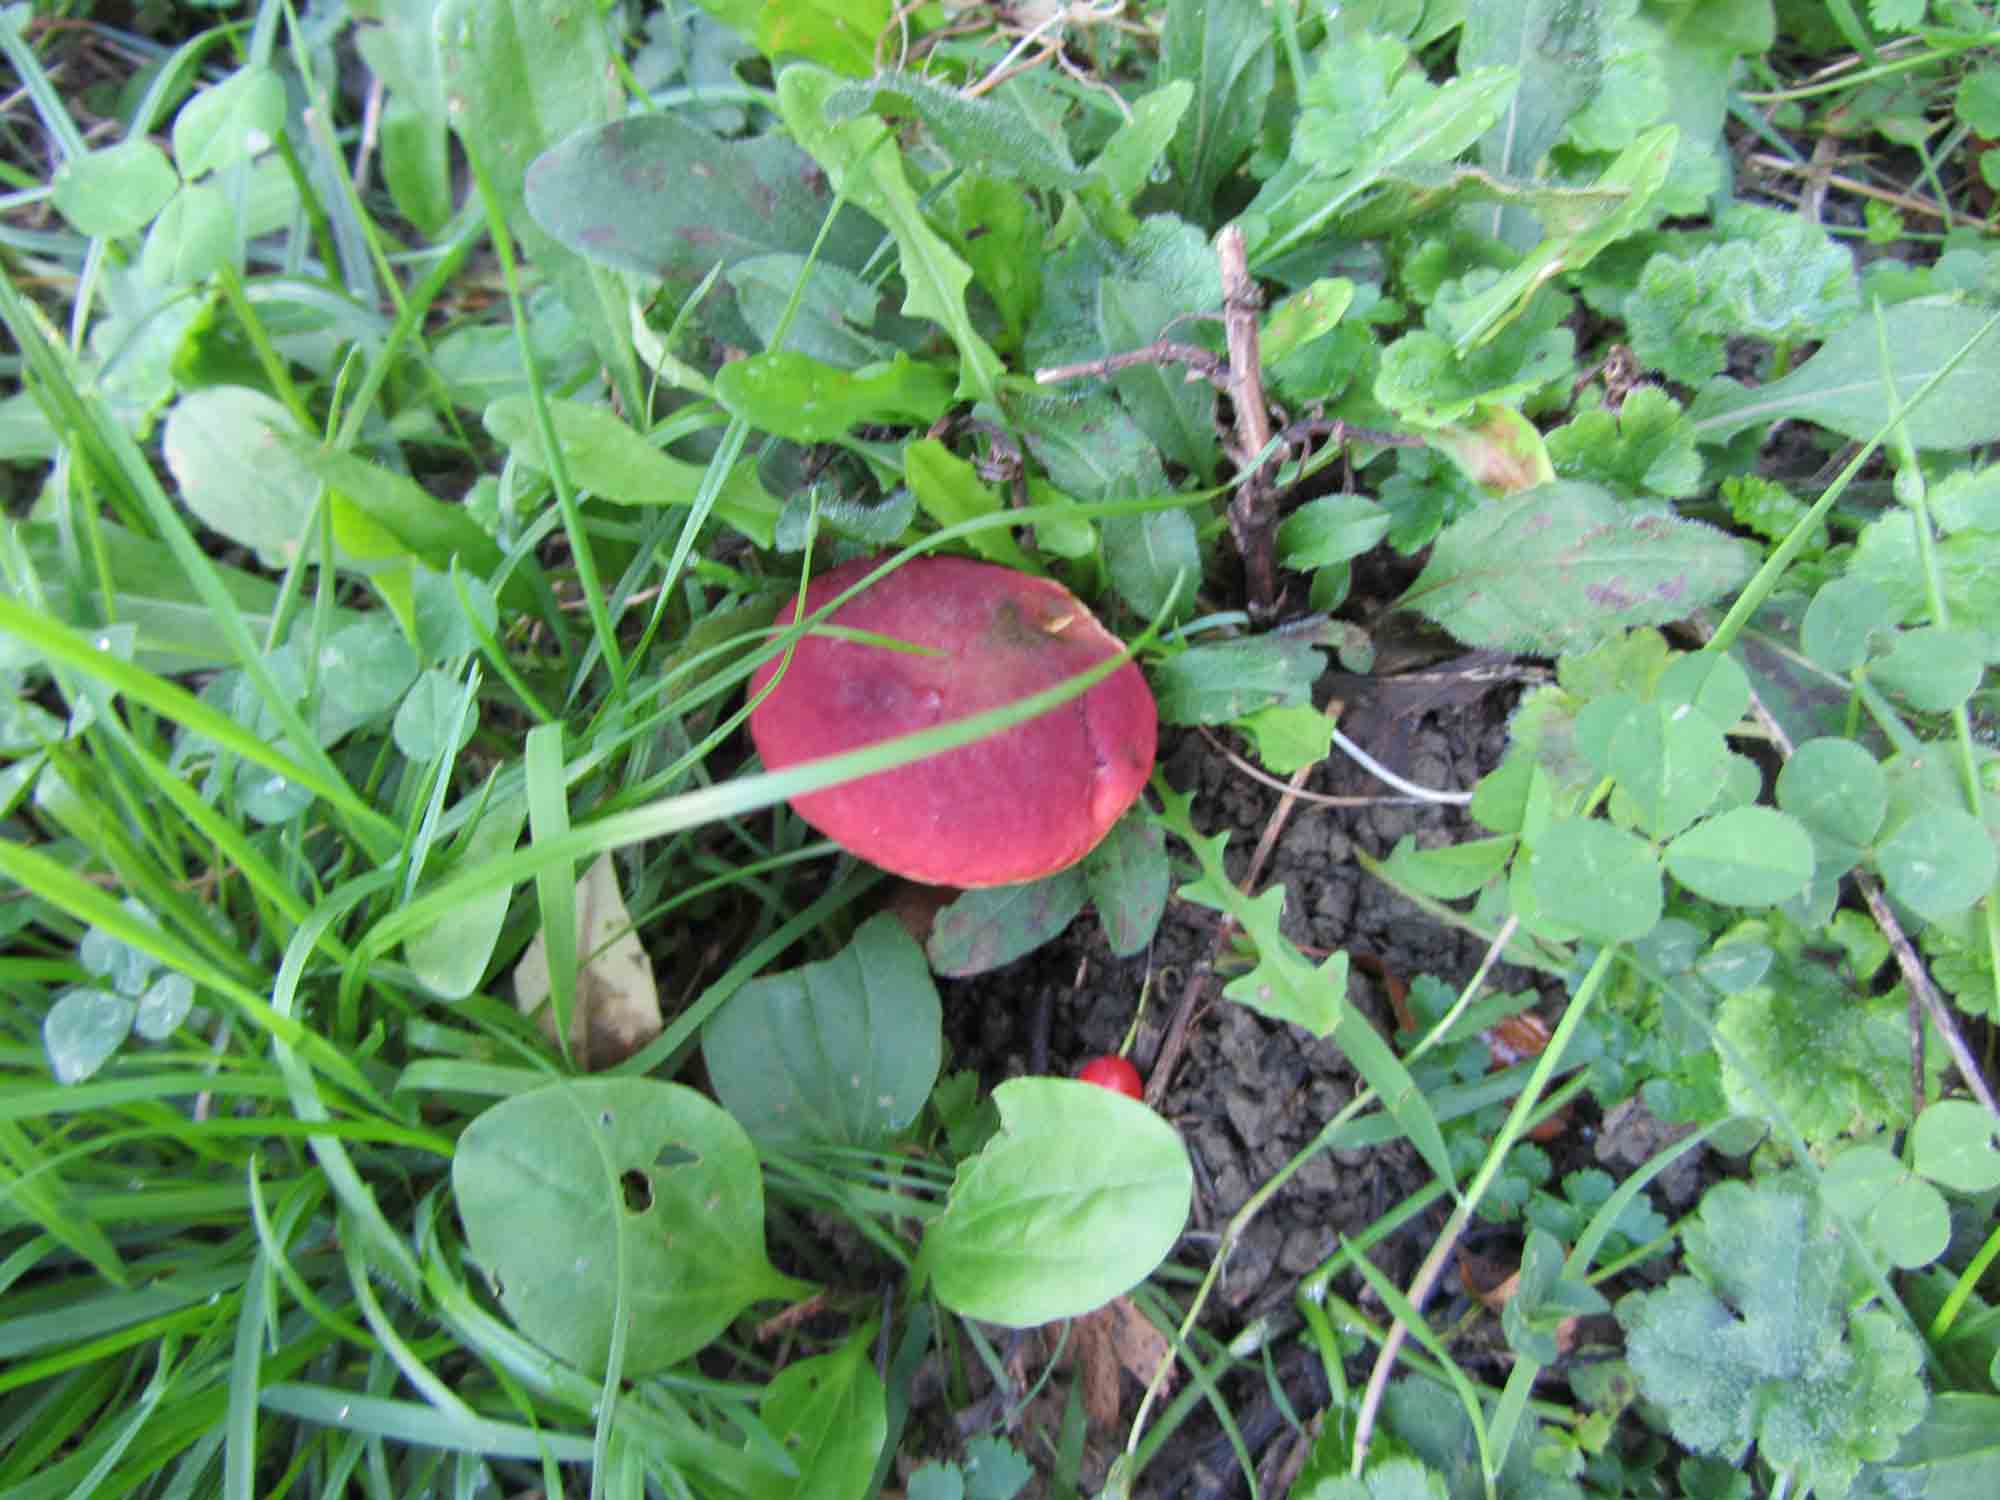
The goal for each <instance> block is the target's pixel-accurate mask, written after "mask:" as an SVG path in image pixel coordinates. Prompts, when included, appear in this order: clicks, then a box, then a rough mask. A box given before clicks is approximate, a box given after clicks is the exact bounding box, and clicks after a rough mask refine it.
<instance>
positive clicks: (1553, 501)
mask: <svg viewBox="0 0 2000 1500" xmlns="http://www.w3.org/2000/svg"><path fill="white" fill-rule="evenodd" d="M1752 561H1753V558H1752V554H1751V551H1750V549H1749V548H1748V547H1747V546H1746V545H1745V544H1744V543H1742V542H1740V541H1738V540H1736V539H1735V538H1733V537H1730V536H1726V535H1724V534H1723V533H1722V532H1720V531H1718V530H1716V529H1715V528H1714V527H1712V526H1705V525H1703V524H1702V523H1700V522H1698V521H1683V520H1680V519H1679V518H1677V517H1675V516H1673V515H1671V514H1669V513H1668V512H1666V511H1664V510H1661V509H1659V508H1657V507H1655V506H1650V505H1640V504H1632V503H1628V502H1625V501H1621V500H1619V499H1617V498H1616V497H1615V496H1613V495H1611V494H1610V493H1609V492H1607V491H1605V490H1601V489H1599V488H1597V486H1595V485H1589V484H1579V483H1575V482H1573V481H1565V482H1558V483H1556V484H1546V485H1542V486H1541V487H1540V488H1538V489H1533V490H1528V491H1525V492H1523V493H1521V494H1518V495H1510V496H1508V497H1507V498H1505V499H1503V500H1496V501H1494V502H1493V503H1491V504H1489V505H1483V506H1481V507H1480V508H1479V509H1478V510H1476V511H1474V512H1473V513H1472V514H1471V515H1469V516H1467V517H1465V519H1463V520H1461V521H1456V522H1454V523H1453V524H1452V525H1450V526H1447V527H1446V528H1445V529H1444V531H1443V532H1442V533H1441V534H1440V535H1439V536H1438V539H1437V543H1436V545H1435V546H1434V547H1433V548H1432V550H1431V560H1430V563H1429V565H1428V566H1426V567H1425V569H1424V571H1423V574H1422V576H1420V577H1419V578H1418V579H1417V581H1416V582H1415V583H1414V584H1412V585H1411V587H1410V590H1409V592H1408V593H1406V594H1404V595H1403V597H1402V599H1401V600H1400V601H1399V602H1400V603H1401V604H1402V606H1403V607H1404V608H1407V609H1415V610H1417V611H1419V612H1421V613H1422V614H1424V615H1426V616H1428V617H1429V618H1430V619H1432V620H1434V621H1435V622H1436V623H1438V624H1439V625H1442V626H1443V627H1444V628H1445V629H1446V630H1449V631H1450V632H1451V633H1452V634H1453V635H1455V636H1457V637H1458V638H1459V639H1460V640H1461V641H1464V642H1465V643H1466V644H1467V645H1472V646H1492V647H1499V648H1502V649H1507V650H1525V651H1537V652H1544V653H1546V654H1548V655H1551V656H1553V655H1557V654H1559V653H1562V652H1567V651H1576V650H1583V649H1588V648H1589V647H1591V646H1593V645H1596V644H1597V643H1598V642H1600V641H1603V640H1605V639H1607V638H1609V637H1610V636H1612V635H1615V634H1616V633H1617V632H1619V631H1621V630H1626V629H1630V628H1631V627H1632V626H1635V625H1663V624H1666V623H1667V622H1669V621H1672V620H1679V619H1684V618H1685V617H1686V616H1688V615H1690V614H1692V613H1693V612H1694V611H1695V610H1697V609H1699V608H1700V607H1701V606H1702V605H1704V604H1707V603H1709V602H1711V601H1713V600H1715V599H1718V598H1720V597H1721V596H1722V595H1724V594H1726V593H1728V592H1729V591H1730V590H1731V589H1733V588H1734V587H1735V586H1736V585H1737V584H1739V583H1741V582H1742V581H1743V580H1744V579H1745V578H1747V577H1749V575H1750V568H1751V564H1752Z"/></svg>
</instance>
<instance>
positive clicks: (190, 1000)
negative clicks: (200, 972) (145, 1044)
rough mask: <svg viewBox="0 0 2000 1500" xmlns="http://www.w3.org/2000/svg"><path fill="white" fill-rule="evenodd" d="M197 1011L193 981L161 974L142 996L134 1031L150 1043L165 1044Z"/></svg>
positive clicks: (183, 976) (134, 1020)
mask: <svg viewBox="0 0 2000 1500" xmlns="http://www.w3.org/2000/svg"><path fill="white" fill-rule="evenodd" d="M193 1009H194V981H193V980H192V979H190V978H188V977H187V975H185V974H162V975H161V976H160V977H159V978H158V979H155V980H154V981H153V982H152V984H150V985H148V986H147V988H146V993H145V994H143V995H141V996H140V997H139V1013H138V1015H137V1016H136V1017H135V1018H134V1019H133V1022H132V1029H133V1030H134V1031H136V1032H138V1033H139V1035H140V1036H142V1037H144V1038H145V1039H146V1040H147V1041H149V1042H164V1041H165V1040H166V1039H167V1038H168V1037H170V1036H172V1035H173V1034H174V1033H175V1032H176V1031H178V1030H180V1025H181V1022H183V1021H185V1020H186V1019H187V1014H188V1012H189V1011H190V1010H193Z"/></svg>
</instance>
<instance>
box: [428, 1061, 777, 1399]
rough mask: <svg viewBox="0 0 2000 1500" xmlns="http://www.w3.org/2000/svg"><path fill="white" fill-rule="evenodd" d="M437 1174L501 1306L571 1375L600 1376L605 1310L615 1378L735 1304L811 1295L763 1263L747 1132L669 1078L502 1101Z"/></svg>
mask: <svg viewBox="0 0 2000 1500" xmlns="http://www.w3.org/2000/svg"><path fill="white" fill-rule="evenodd" d="M451 1181H452V1191H453V1193H454V1195H455V1196H456V1198H457V1200H458V1215H459V1219H460V1221H461V1222H462V1223H463V1224H464V1225H465V1238H466V1244H467V1247H468V1248H469V1249H470V1250H471V1252H472V1257H473V1259H474V1260H476V1261H477V1262H478V1263H479V1264H480V1265H481V1266H483V1267H484V1268H485V1269H486V1271H487V1273H488V1275H489V1276H491V1277H492V1278H493V1280H494V1281H495V1283H496V1284H497V1287H498V1290H499V1295H500V1301H501V1303H502V1305H503V1306H505V1307H506V1309H507V1312H508V1313H509V1315H510V1316H512V1318H513V1319H514V1321H515V1323H516V1324H518V1325H519V1326H520V1328H521V1331H522V1332H523V1333H525V1334H527V1335H528V1336H529V1337H530V1338H532V1339H534V1340H535V1341H536V1342H537V1343H539V1344H541V1345H543V1346H544V1347H545V1348H547V1349H550V1350H552V1351H553V1352H554V1353H556V1354H558V1355H560V1356H561V1357H562V1358H563V1359H566V1360H568V1361H569V1362H570V1363H571V1364H573V1365H575V1366H577V1367H578V1368H579V1369H581V1370H585V1371H587V1372H593V1373H594V1372H599V1371H602V1370H603V1369H604V1366H605V1361H606V1359H607V1357H608V1356H609V1353H610V1349H611V1330H612V1327H613V1324H614V1321H615V1320H616V1319H619V1318H623V1319H624V1320H625V1326H626V1330H627V1332H626V1341H625V1364H624V1370H625V1373H626V1374H627V1375H644V1374H648V1373H651V1372H653V1371H656V1370H662V1369H665V1368H666V1367H667V1366H669V1365H672V1364H674V1363H676V1362H678V1361H680V1360H682V1359H685V1358H687V1356H689V1355H690V1354H693V1353H694V1352H695V1351H696V1350H698V1349H701V1348H703V1347H704V1346H705V1345H707V1344H708V1343H710V1342H711V1341H712V1340H713V1339H715V1337H716V1336H717V1335H718V1334H720V1333H721V1332H722V1331H723V1329H725V1328H727V1327H728V1326H729V1325H730V1323H731V1322H733V1321H734V1320H735V1318H736V1316H737V1315H738V1314H739V1313H741V1312H742V1311H743V1310H744V1309H745V1308H746V1307H748V1306H749V1305H750V1304H751V1303H753V1302H760V1301H764V1300H767V1299H771V1298H782V1297H792V1296H798V1295H803V1294H805V1293H807V1292H809V1291H811V1288H810V1287H808V1286H806V1285H805V1284H804V1283H802V1282H798V1281H795V1280H793V1279H792V1278H791V1277H789V1276H785V1275H782V1274H780V1273H779V1272H778V1271H777V1270H776V1269H774V1268H773V1267H772V1265H771V1263H770V1261H769V1260H767V1259H766V1258H765V1254H764V1179H763V1176H762V1174H761V1173H760V1172H759V1171H758V1169H757V1153H756V1149H755V1148H754V1147H752V1146H751V1144H750V1137H749V1136H747V1135H745V1134H744V1133H743V1127H742V1126H740V1125H738V1124H737V1123H736V1122H735V1121H734V1120H732V1119H731V1118H730V1117H729V1116H728V1114H726V1113H725V1112H724V1111H723V1110H722V1109H721V1108H719V1107H718V1106H717V1105H715V1104H713V1103H711V1102H710V1101H709V1100H707V1099H705V1098H704V1097H702V1096H701V1095H700V1094H697V1093H696V1092H695V1091H694V1090H693V1089H690V1088H684V1087H682V1086H681V1085H680V1084H674V1083H659V1082H656V1081H654V1080H652V1079H647V1078H615V1079H613V1078H605V1079H595V1078H593V1079H583V1080H573V1081H565V1082H562V1083H558V1084H554V1085H552V1086H550V1087H548V1088H544V1089H536V1090H534V1091H533V1092H531V1093H526V1094H519V1095H516V1096H515V1097H514V1098H512V1099H508V1100H506V1101H505V1102H503V1103H501V1104H497V1105H495V1106H494V1107H493V1108H492V1109H489V1110H488V1111H486V1113H485V1114H483V1115H481V1116H480V1117H479V1118H478V1119H476V1120H474V1121H473V1122H472V1124H471V1125H470V1126H469V1127H467V1129H466V1131H465V1133H464V1134H463V1135H461V1136H460V1137H459V1140H458V1150H457V1152H456V1154H455V1155H454V1156H453V1157H452V1163H451ZM621 1263H622V1265H623V1268H624V1272H625V1274H624V1278H623V1279H624V1287H623V1290H622V1296H621V1289H620V1286H619V1280H620V1278H619V1268H620V1265H621Z"/></svg>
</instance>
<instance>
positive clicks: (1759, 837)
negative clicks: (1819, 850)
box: [1666, 807, 1813, 906]
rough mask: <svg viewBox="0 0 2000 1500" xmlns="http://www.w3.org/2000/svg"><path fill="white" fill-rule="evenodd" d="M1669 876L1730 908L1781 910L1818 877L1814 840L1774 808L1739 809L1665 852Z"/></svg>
mask: <svg viewBox="0 0 2000 1500" xmlns="http://www.w3.org/2000/svg"><path fill="white" fill-rule="evenodd" d="M1666 862H1667V873H1668V874H1669V875H1672V876H1673V877H1674V879H1676V880H1678V881H1679V882H1680V883H1681V884H1682V885H1684V886H1686V887H1687V888H1688V889H1689V890H1691V891H1693V892H1694V893H1695V894H1696V895H1697V896H1705V897H1707V898H1708V899H1709V900H1710V901H1718V902H1721V903H1722V904H1724V905H1725V906H1776V905H1778V904H1779V903H1780V902H1783V901H1789V900H1790V899H1791V898H1792V897H1794V896H1796V895H1797V894H1798V893H1799V892H1800V891H1802V890H1803V889H1805V885H1806V882H1807V881H1809V880H1811V879H1812V875H1813V849H1812V840H1811V839H1810V838H1808V837H1807V836H1806V831H1805V829H1804V827H1803V826H1801V825H1800V823H1799V822H1798V821H1797V820H1796V819H1794V818H1789V817H1787V816H1786V815H1785V814H1784V813H1781V812H1779V811H1777V810H1776V809H1775V808H1769V807H1738V808H1732V809H1731V810H1730V811H1728V812H1726V813H1718V814H1717V815H1716V816H1715V817H1712V818H1710V819H1708V820H1707V821H1706V822H1702V823H1697V824H1696V825H1695V826H1694V827H1692V828H1690V829H1689V830H1688V831H1687V832H1686V833H1684V834H1682V835H1681V836H1680V837H1679V838H1677V839H1675V840H1674V841H1673V842H1672V843H1671V844H1669V845H1667V849H1666Z"/></svg>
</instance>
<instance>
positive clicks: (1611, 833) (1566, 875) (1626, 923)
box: [1528, 818, 1662, 943]
mask: <svg viewBox="0 0 2000 1500" xmlns="http://www.w3.org/2000/svg"><path fill="white" fill-rule="evenodd" d="M1528 873H1529V879H1530V881H1531V883H1532V884H1533V886H1534V892H1535V901H1536V904H1537V907H1538V908H1539V910H1540V912H1541V913H1542V915H1544V916H1547V917H1551V918H1553V919H1554V920H1555V921H1557V922H1559V923H1561V924H1563V925H1565V926H1568V927H1573V928H1575V929H1576V931H1578V932H1579V933H1581V934H1583V935H1584V936H1585V937H1590V938H1595V939H1597V940H1598V941H1600V942H1606V943H1617V942H1625V941H1627V940H1629V939H1632V938H1637V937H1643V936H1645V935H1646V934H1647V933H1648V932H1650V931H1652V929H1653V924H1654V923H1656V922H1658V921H1659V920H1660V911H1661V903H1662V898H1661V893H1660V862H1659V859H1658V857H1657V856H1655V854H1654V853H1653V849H1652V846H1651V845H1650V844H1648V843H1647V842H1646V841H1645V840H1644V839H1642V838H1640V837H1638V836H1637V835H1636V834H1630V833H1627V832H1625V830H1624V829H1622V828H1613V827H1612V826H1611V825H1610V824H1609V823H1603V822H1599V821H1598V820H1596V819H1594V818H1568V819H1565V820H1563V821H1561V822H1558V823H1552V824H1550V825H1549V827H1548V830H1547V831H1546V832H1545V833H1543V834H1542V836H1541V838H1540V839H1538V840H1537V841H1536V843H1535V847H1534V849H1533V851H1532V852H1531V854H1530V856H1529V862H1528Z"/></svg>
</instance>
